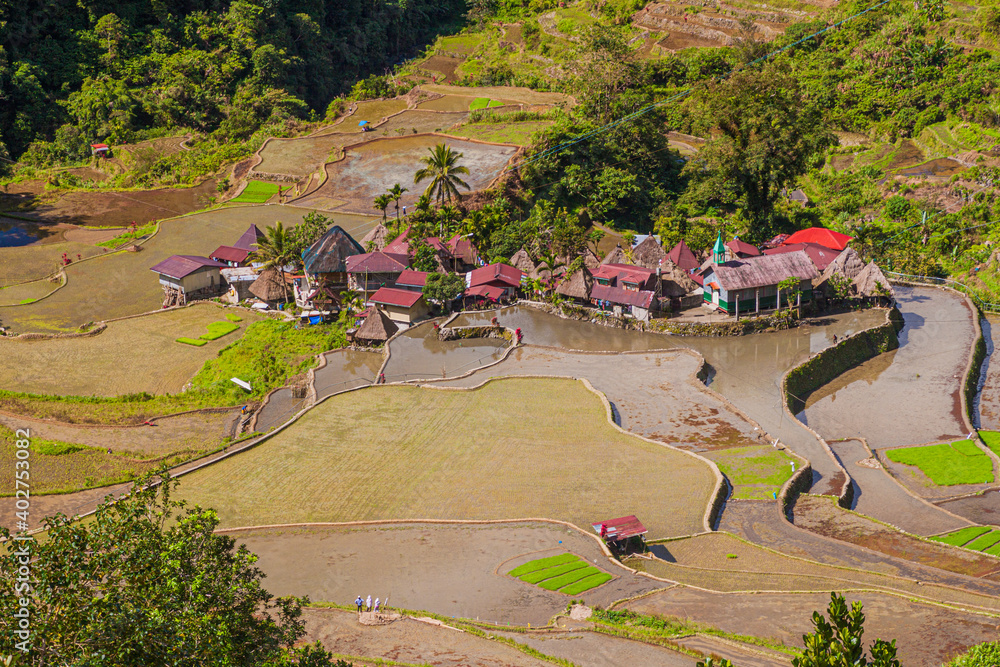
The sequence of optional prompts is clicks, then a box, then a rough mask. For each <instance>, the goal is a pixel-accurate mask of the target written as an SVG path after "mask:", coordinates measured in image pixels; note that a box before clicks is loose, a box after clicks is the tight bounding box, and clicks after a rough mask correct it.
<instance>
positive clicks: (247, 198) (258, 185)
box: [229, 181, 280, 204]
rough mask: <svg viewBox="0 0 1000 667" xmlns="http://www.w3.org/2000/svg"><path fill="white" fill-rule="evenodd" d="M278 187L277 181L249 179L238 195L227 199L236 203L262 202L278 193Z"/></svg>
mask: <svg viewBox="0 0 1000 667" xmlns="http://www.w3.org/2000/svg"><path fill="white" fill-rule="evenodd" d="M279 187H280V186H279V185H278V184H277V183H268V182H266V181H250V182H249V183H247V186H246V187H245V188H244V189H243V192H241V193H240V194H239V196H238V197H234V198H232V199H230V200H229V201H231V202H235V203H237V204H263V203H264V202H266V201H267V200H268V199H270V198H271V197H273V196H274V195H276V194H278V188H279Z"/></svg>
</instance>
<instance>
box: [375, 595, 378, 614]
mask: <svg viewBox="0 0 1000 667" xmlns="http://www.w3.org/2000/svg"><path fill="white" fill-rule="evenodd" d="M375 611H376V612H378V598H375Z"/></svg>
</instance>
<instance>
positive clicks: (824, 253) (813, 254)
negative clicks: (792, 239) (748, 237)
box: [764, 243, 843, 271]
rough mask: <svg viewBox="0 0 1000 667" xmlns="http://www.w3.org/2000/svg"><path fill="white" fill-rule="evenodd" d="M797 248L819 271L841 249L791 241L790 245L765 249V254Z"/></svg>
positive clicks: (835, 257) (823, 269)
mask: <svg viewBox="0 0 1000 667" xmlns="http://www.w3.org/2000/svg"><path fill="white" fill-rule="evenodd" d="M797 250H802V251H803V252H805V253H806V255H808V256H809V259H811V260H812V263H813V264H815V265H816V268H817V269H819V270H820V271H825V270H826V267H828V266H830V264H832V263H833V260H835V259H837V256H838V255H840V253H841V252H843V251H842V250H833V249H831V248H827V247H826V246H823V245H820V244H818V243H793V244H791V245H783V246H778V247H777V248H772V249H770V250H765V251H764V254H765V255H780V254H783V253H786V252H795V251H797Z"/></svg>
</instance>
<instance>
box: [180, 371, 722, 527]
mask: <svg viewBox="0 0 1000 667" xmlns="http://www.w3.org/2000/svg"><path fill="white" fill-rule="evenodd" d="M400 425H405V428H400ZM713 487H714V478H713V475H712V473H711V470H710V469H709V467H708V466H707V465H705V464H703V463H701V462H700V461H698V460H697V459H695V458H693V457H691V456H688V455H685V454H682V453H680V452H678V451H676V450H673V449H670V448H668V447H664V446H660V445H655V444H652V443H648V442H646V441H643V440H639V439H637V438H634V437H632V436H630V435H627V434H624V433H621V432H620V431H618V430H617V429H615V428H613V427H612V426H611V425H610V424H609V423H608V422H607V416H606V412H605V408H604V406H603V404H602V403H601V402H600V400H598V398H597V397H596V396H594V395H593V394H592V393H591V392H589V391H588V390H587V389H586V388H585V387H584V386H583V385H582V384H580V383H578V382H575V381H572V380H555V379H553V380H547V379H546V380H542V379H507V380H501V381H494V382H491V383H489V384H488V385H486V386H484V387H482V388H481V389H478V390H475V391H446V390H440V389H432V388H417V387H398V386H378V387H372V388H369V389H364V390H361V391H356V392H351V393H349V394H343V395H341V396H336V397H334V398H332V399H330V400H328V401H326V402H324V403H322V404H321V405H319V406H317V407H316V408H314V409H313V410H311V411H310V412H308V413H306V415H305V416H304V417H302V418H301V419H300V420H299V421H298V422H296V423H295V424H293V425H292V426H291V427H289V428H288V429H286V430H284V431H283V432H281V433H279V434H278V435H276V436H275V437H274V438H272V439H271V440H269V441H267V442H265V443H263V444H262V445H260V446H258V447H256V448H254V449H252V450H250V451H247V452H245V453H243V454H240V455H239V456H237V457H233V458H231V459H227V460H226V461H223V462H220V463H219V464H217V465H213V466H211V467H210V468H206V469H204V470H200V471H198V472H197V473H193V474H192V475H190V476H187V477H185V478H183V481H182V484H181V487H180V489H179V491H178V492H179V494H180V495H181V496H182V497H184V498H185V499H187V500H188V501H190V502H192V503H197V504H200V505H201V506H203V507H213V508H215V509H216V510H217V511H218V513H219V516H220V518H221V520H222V525H224V526H245V525H253V524H269V523H287V522H296V521H351V520H372V519H416V518H427V519H510V518H519V517H545V518H553V519H561V520H565V521H570V522H572V523H574V524H576V525H578V526H580V527H583V528H584V529H586V530H588V531H589V530H590V523H591V522H593V521H597V520H600V519H602V518H608V517H615V516H623V515H628V514H635V515H637V516H639V518H640V519H641V520H642V521H643V523H645V525H646V526H647V527H648V528H649V531H650V534H651V535H654V536H667V535H684V534H689V533H692V532H697V531H701V530H703V529H704V528H703V523H702V520H703V515H704V512H705V507H706V504H707V502H708V500H709V496H710V495H711V492H712V489H713Z"/></svg>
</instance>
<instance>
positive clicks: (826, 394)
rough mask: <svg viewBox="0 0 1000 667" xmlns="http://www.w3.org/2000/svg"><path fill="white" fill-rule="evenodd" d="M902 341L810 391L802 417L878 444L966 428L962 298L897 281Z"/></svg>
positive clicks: (967, 331)
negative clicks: (814, 391) (890, 349)
mask: <svg viewBox="0 0 1000 667" xmlns="http://www.w3.org/2000/svg"><path fill="white" fill-rule="evenodd" d="M895 290H896V298H897V301H898V303H899V308H900V311H901V312H902V314H903V321H904V326H903V329H902V331H900V333H899V349H897V350H894V351H892V352H888V353H886V354H883V355H880V356H878V357H876V358H874V359H872V360H871V361H868V362H866V363H865V364H862V365H861V366H859V367H858V368H856V369H854V370H852V371H850V372H848V373H846V374H844V375H843V376H841V377H840V378H838V379H837V380H835V381H833V382H831V383H830V384H829V385H827V386H826V387H824V388H822V389H821V390H820V391H818V392H816V393H815V394H813V395H812V396H810V397H809V400H808V401H807V402H806V409H805V411H804V413H803V414H801V415H799V418H800V419H802V420H803V421H804V422H806V423H808V424H809V426H811V427H812V428H814V429H816V430H817V431H818V432H819V433H820V434H821V435H823V437H825V438H826V439H828V440H838V439H841V438H853V437H865V438H867V440H868V444H869V445H870V446H871V447H873V448H876V449H882V448H885V447H893V446H898V445H910V444H921V443H926V442H933V441H936V440H944V439H948V438H957V437H960V436H962V435H963V434H967V433H968V429H967V428H966V426H965V420H964V419H963V416H962V399H961V393H960V391H961V386H962V376H963V373H964V370H965V366H966V364H967V363H968V358H969V351H970V349H971V346H972V341H973V336H974V325H973V313H972V311H971V310H970V308H969V306H968V304H967V303H966V302H965V299H964V298H962V297H959V296H956V295H954V294H953V293H950V292H945V291H943V290H935V289H919V288H909V287H896V288H895Z"/></svg>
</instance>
